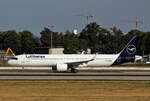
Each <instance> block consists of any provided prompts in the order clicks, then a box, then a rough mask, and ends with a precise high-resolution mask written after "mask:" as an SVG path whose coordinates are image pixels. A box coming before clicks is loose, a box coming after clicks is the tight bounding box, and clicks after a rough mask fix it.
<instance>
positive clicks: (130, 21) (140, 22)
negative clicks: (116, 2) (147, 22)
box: [121, 17, 144, 30]
mask: <svg viewBox="0 0 150 101" xmlns="http://www.w3.org/2000/svg"><path fill="white" fill-rule="evenodd" d="M121 22H122V23H135V25H136V30H138V28H139V27H138V26H139V24H143V23H144V21H140V20H139V19H138V17H136V20H122V21H121Z"/></svg>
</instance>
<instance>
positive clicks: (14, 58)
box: [10, 57, 18, 60]
mask: <svg viewBox="0 0 150 101" xmlns="http://www.w3.org/2000/svg"><path fill="white" fill-rule="evenodd" d="M10 59H13V60H18V58H16V57H11V58H10Z"/></svg>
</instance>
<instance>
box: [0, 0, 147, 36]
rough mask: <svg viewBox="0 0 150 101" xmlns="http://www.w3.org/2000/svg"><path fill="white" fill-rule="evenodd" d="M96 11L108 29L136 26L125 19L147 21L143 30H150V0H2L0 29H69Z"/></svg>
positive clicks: (127, 29)
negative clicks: (80, 15) (82, 15)
mask: <svg viewBox="0 0 150 101" xmlns="http://www.w3.org/2000/svg"><path fill="white" fill-rule="evenodd" d="M87 13H88V14H92V15H94V18H92V19H91V20H90V21H96V22H97V23H98V24H100V25H101V26H102V27H104V28H111V27H112V26H117V27H119V28H120V29H122V30H123V31H124V32H128V31H129V30H131V29H133V28H135V24H133V23H130V24H129V23H122V22H121V21H122V20H135V18H136V17H139V19H140V20H144V24H140V26H139V28H140V30H142V31H150V0H0V31H6V30H12V29H14V30H17V31H23V30H29V31H31V32H33V33H34V34H35V35H37V36H39V35H40V32H41V31H42V30H43V28H44V27H45V26H51V25H54V26H55V28H53V30H54V31H58V32H65V31H66V30H70V31H71V30H72V29H74V28H75V27H77V28H78V30H81V29H82V28H84V27H85V23H86V20H85V18H84V17H79V16H73V15H75V14H87Z"/></svg>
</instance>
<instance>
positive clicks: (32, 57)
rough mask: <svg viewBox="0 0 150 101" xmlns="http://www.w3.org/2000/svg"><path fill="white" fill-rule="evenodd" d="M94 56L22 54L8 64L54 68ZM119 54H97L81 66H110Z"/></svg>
mask: <svg viewBox="0 0 150 101" xmlns="http://www.w3.org/2000/svg"><path fill="white" fill-rule="evenodd" d="M94 56H95V54H94V55H89V54H72V55H69V54H67V55H66V54H62V55H60V54H56V55H54V54H52V55H49V54H23V55H17V56H16V57H17V58H18V59H16V60H14V59H10V60H9V61H8V64H10V65H16V66H56V65H57V64H68V63H74V62H80V61H87V60H90V59H92V58H93V57H94ZM118 56H119V54H111V55H108V54H107V55H105V54H97V55H96V57H95V58H94V59H93V60H92V61H89V62H87V63H82V64H81V65H82V66H111V65H112V64H113V63H114V61H115V60H116V59H117V57H118Z"/></svg>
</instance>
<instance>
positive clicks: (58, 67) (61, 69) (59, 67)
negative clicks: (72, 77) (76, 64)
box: [52, 64, 68, 72]
mask: <svg viewBox="0 0 150 101" xmlns="http://www.w3.org/2000/svg"><path fill="white" fill-rule="evenodd" d="M52 70H53V71H59V72H64V71H68V65H67V64H57V65H56V66H52Z"/></svg>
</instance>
